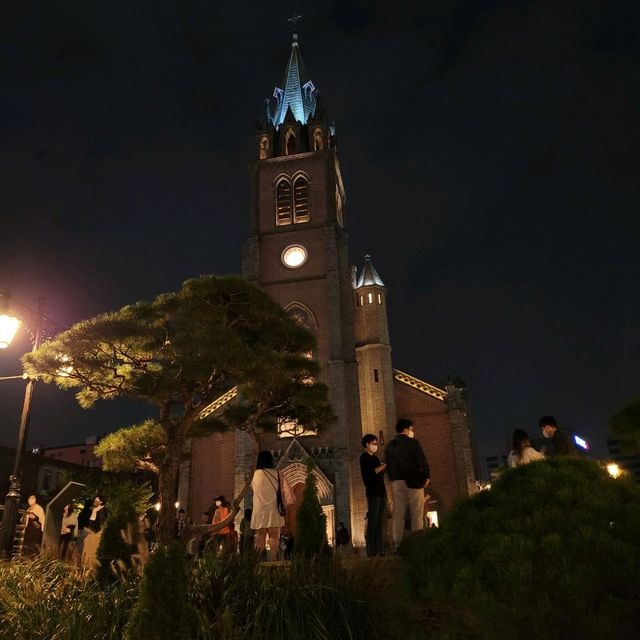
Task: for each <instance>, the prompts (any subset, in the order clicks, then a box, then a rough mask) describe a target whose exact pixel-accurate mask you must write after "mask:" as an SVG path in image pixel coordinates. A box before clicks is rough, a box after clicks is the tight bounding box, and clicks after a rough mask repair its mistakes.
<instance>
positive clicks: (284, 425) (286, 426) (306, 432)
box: [278, 418, 318, 438]
mask: <svg viewBox="0 0 640 640" xmlns="http://www.w3.org/2000/svg"><path fill="white" fill-rule="evenodd" d="M316 435H318V432H317V431H316V430H315V429H307V428H306V427H305V426H304V425H301V424H300V423H299V422H298V421H297V420H292V419H290V418H278V438H294V437H295V438H300V437H306V436H316Z"/></svg>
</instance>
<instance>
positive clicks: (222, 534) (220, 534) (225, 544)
mask: <svg viewBox="0 0 640 640" xmlns="http://www.w3.org/2000/svg"><path fill="white" fill-rule="evenodd" d="M215 506H216V510H215V511H214V512H213V519H212V520H211V524H219V523H220V522H222V521H223V520H224V519H225V518H228V517H229V514H230V513H231V511H229V506H228V505H227V501H226V500H225V499H224V496H218V497H217V498H216V500H215ZM230 531H231V529H230V528H229V525H225V526H224V527H222V529H218V530H217V531H216V532H215V533H214V534H213V543H214V545H215V549H216V554H221V553H228V552H229V550H230V548H231V547H230V543H229V533H230Z"/></svg>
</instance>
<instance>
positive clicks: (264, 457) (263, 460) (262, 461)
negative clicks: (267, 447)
mask: <svg viewBox="0 0 640 640" xmlns="http://www.w3.org/2000/svg"><path fill="white" fill-rule="evenodd" d="M274 467H275V464H274V463H273V454H272V453H271V451H261V452H260V453H259V454H258V460H257V462H256V469H273V468H274Z"/></svg>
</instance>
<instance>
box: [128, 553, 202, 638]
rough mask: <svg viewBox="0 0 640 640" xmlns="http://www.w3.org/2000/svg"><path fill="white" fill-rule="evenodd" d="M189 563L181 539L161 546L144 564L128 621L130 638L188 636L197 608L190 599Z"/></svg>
mask: <svg viewBox="0 0 640 640" xmlns="http://www.w3.org/2000/svg"><path fill="white" fill-rule="evenodd" d="M188 585H189V565H188V561H187V556H186V554H185V551H184V548H183V547H182V545H181V544H180V543H178V542H172V543H171V544H169V545H167V546H165V547H160V548H158V549H157V550H156V551H155V552H154V553H153V555H152V556H151V558H150V559H149V562H147V564H146V566H145V568H144V574H143V577H142V582H141V585H140V597H139V598H138V601H137V602H136V605H135V607H134V609H133V612H132V614H131V620H130V622H129V624H128V625H127V629H126V636H125V637H126V638H127V640H147V639H148V640H188V639H191V638H193V637H194V636H195V632H196V629H197V623H198V620H197V618H198V615H197V611H196V610H195V609H194V608H193V606H192V605H191V603H190V602H189V600H188V597H187V593H188Z"/></svg>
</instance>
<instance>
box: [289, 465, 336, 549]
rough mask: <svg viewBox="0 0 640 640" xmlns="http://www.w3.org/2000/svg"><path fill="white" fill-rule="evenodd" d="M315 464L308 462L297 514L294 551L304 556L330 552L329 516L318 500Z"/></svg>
mask: <svg viewBox="0 0 640 640" xmlns="http://www.w3.org/2000/svg"><path fill="white" fill-rule="evenodd" d="M313 467H314V464H313V462H312V461H311V460H309V462H308V463H307V480H306V482H305V485H304V491H303V493H302V504H301V505H300V508H299V509H298V513H297V514H296V525H297V529H296V541H295V545H294V552H295V553H296V554H297V555H300V556H302V557H304V558H311V557H313V556H315V555H318V554H322V553H325V554H326V553H328V551H329V545H328V543H327V518H326V516H325V515H324V513H323V511H322V507H321V506H320V501H319V500H318V488H317V486H316V477H315V476H314V475H313V473H312V472H313Z"/></svg>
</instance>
